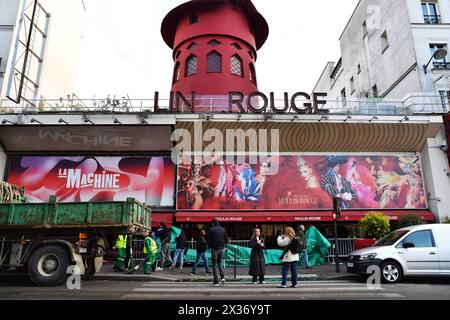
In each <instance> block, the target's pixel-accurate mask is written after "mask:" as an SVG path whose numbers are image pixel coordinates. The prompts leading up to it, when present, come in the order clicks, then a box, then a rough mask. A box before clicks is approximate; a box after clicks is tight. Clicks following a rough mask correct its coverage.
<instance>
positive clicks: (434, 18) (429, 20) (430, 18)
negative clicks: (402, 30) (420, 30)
mask: <svg viewBox="0 0 450 320" xmlns="http://www.w3.org/2000/svg"><path fill="white" fill-rule="evenodd" d="M423 19H424V20H425V23H426V24H439V23H441V16H439V15H424V16H423Z"/></svg>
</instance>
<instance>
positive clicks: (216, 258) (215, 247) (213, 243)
mask: <svg viewBox="0 0 450 320" xmlns="http://www.w3.org/2000/svg"><path fill="white" fill-rule="evenodd" d="M227 243H228V234H227V231H226V230H225V229H224V228H223V227H221V226H220V224H219V220H217V219H214V220H213V221H212V228H210V229H209V232H208V245H209V247H210V248H211V257H212V268H213V276H214V286H216V287H217V286H219V274H220V282H221V283H222V284H225V273H224V272H223V269H222V259H223V254H224V249H225V245H226V244H227ZM217 268H218V269H219V270H218V271H217Z"/></svg>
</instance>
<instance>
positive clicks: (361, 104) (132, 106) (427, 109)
mask: <svg viewBox="0 0 450 320" xmlns="http://www.w3.org/2000/svg"><path fill="white" fill-rule="evenodd" d="M447 66H448V64H447ZM187 100H188V101H190V97H188V98H187ZM246 100H247V99H244V102H243V104H242V108H243V109H244V110H245V112H247V113H250V114H251V113H253V112H251V111H249V110H247V107H246V103H245V101H246ZM307 102H308V103H310V101H306V100H303V99H300V98H298V99H297V100H296V105H297V107H298V108H302V106H303V104H304V103H307ZM326 102H327V103H326V105H323V106H320V109H319V110H318V114H324V115H344V116H352V115H355V116H357V115H361V116H409V115H413V114H444V113H447V110H444V108H443V106H442V100H441V97H440V96H426V95H423V96H421V95H411V96H409V97H408V98H407V99H406V100H387V99H373V98H364V99H359V100H349V99H347V100H346V103H345V104H343V101H340V100H331V99H328V100H326ZM157 105H158V109H155V100H153V99H125V98H122V99H111V98H106V99H75V98H70V97H68V98H67V99H62V98H61V99H58V100H52V99H45V100H44V99H41V100H35V101H32V100H27V101H25V100H23V102H22V103H21V104H16V103H14V102H12V101H11V100H8V99H3V100H0V114H3V115H8V114H10V115H11V114H15V115H20V114H82V115H85V114H141V113H155V114H167V110H168V109H169V99H159V100H158V102H157ZM263 105H264V103H263V100H262V99H258V98H255V99H252V106H253V108H262V107H263ZM269 105H270V103H269ZM274 106H275V107H276V108H277V109H282V108H283V107H284V106H285V102H284V100H278V99H276V100H275V101H274ZM193 111H194V112H195V113H210V114H226V113H242V111H241V110H240V109H238V107H237V106H236V105H233V106H232V108H231V110H230V109H229V106H228V96H215V97H205V96H197V97H196V98H195V103H194V110H191V109H190V108H189V107H188V106H187V105H186V104H182V105H181V106H180V108H179V110H177V111H176V112H173V113H177V114H192V113H193ZM265 113H269V114H271V113H272V110H271V109H270V107H267V110H266V112H265ZM284 114H288V115H289V114H293V115H294V114H296V112H295V111H294V110H292V109H288V110H287V111H286V112H285V113H284Z"/></svg>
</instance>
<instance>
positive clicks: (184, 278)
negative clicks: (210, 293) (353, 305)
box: [95, 263, 357, 282]
mask: <svg viewBox="0 0 450 320" xmlns="http://www.w3.org/2000/svg"><path fill="white" fill-rule="evenodd" d="M191 269H192V266H191V265H185V266H184V268H183V270H180V269H179V268H177V269H174V270H169V268H165V269H164V271H153V272H152V273H151V274H150V275H145V274H143V270H142V267H141V268H139V269H138V270H136V271H134V272H133V273H132V274H126V273H125V272H122V273H121V272H114V271H113V264H110V263H105V264H104V265H103V266H102V270H101V271H100V272H99V273H97V274H95V279H97V280H116V281H120V280H123V281H173V282H212V267H210V269H211V270H210V271H211V275H209V276H207V275H206V274H205V267H201V266H199V267H198V268H197V275H194V276H191V275H190V272H191ZM248 269H249V267H239V266H238V267H236V278H235V275H234V267H233V266H230V267H226V268H225V269H224V271H225V279H226V280H227V281H230V282H233V281H238V282H241V281H251V276H249V275H248ZM340 269H341V273H336V265H335V264H330V263H326V264H324V265H322V266H314V267H312V269H305V268H304V267H299V268H298V271H299V281H326V280H349V279H355V278H357V276H355V275H353V274H350V273H348V272H347V268H346V266H345V264H341V265H340ZM265 278H266V280H267V281H268V282H270V281H280V280H281V265H271V266H266V276H265Z"/></svg>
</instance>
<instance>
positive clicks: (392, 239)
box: [373, 230, 409, 247]
mask: <svg viewBox="0 0 450 320" xmlns="http://www.w3.org/2000/svg"><path fill="white" fill-rule="evenodd" d="M408 232H409V231H408V230H397V231H393V232H391V233H389V234H388V235H387V236H385V237H383V238H381V239H380V240H378V241H377V242H376V243H375V244H374V245H373V246H374V247H384V246H391V245H393V244H394V243H396V242H397V240H398V239H400V238H401V237H403V236H404V235H405V234H407V233H408Z"/></svg>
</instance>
